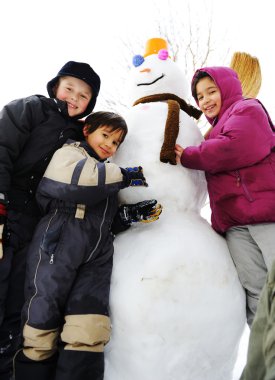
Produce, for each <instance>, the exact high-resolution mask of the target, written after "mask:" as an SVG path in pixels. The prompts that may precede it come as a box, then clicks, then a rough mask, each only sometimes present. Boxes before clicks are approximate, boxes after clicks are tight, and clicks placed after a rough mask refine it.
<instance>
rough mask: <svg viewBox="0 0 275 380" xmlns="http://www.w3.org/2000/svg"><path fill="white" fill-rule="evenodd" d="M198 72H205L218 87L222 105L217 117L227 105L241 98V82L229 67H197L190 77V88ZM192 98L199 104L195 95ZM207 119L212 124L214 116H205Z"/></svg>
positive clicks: (219, 116)
mask: <svg viewBox="0 0 275 380" xmlns="http://www.w3.org/2000/svg"><path fill="white" fill-rule="evenodd" d="M199 72H205V73H207V74H208V75H209V76H210V77H211V78H212V79H213V81H214V82H215V84H216V86H217V87H218V88H219V90H220V92H221V101H222V107H221V110H220V112H219V115H218V118H219V119H220V118H221V116H222V115H223V114H224V112H225V110H226V109H227V108H228V107H230V106H231V105H232V104H233V103H235V102H236V101H238V100H241V99H243V96H242V85H241V82H240V80H239V78H238V75H237V73H236V72H235V71H234V70H232V69H231V68H229V67H222V66H215V67H202V68H201V69H198V70H197V71H196V72H195V74H194V76H193V78H192V84H191V87H192V88H193V83H194V80H195V79H196V77H197V75H198V73H199ZM193 97H194V95H193ZM194 99H195V101H196V103H197V104H199V103H198V101H197V99H196V98H195V97H194ZM207 120H208V121H209V122H210V123H211V124H213V122H215V120H216V118H215V119H210V118H207Z"/></svg>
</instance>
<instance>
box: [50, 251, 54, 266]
mask: <svg viewBox="0 0 275 380" xmlns="http://www.w3.org/2000/svg"><path fill="white" fill-rule="evenodd" d="M53 259H54V254H53V253H52V254H51V258H50V264H53Z"/></svg>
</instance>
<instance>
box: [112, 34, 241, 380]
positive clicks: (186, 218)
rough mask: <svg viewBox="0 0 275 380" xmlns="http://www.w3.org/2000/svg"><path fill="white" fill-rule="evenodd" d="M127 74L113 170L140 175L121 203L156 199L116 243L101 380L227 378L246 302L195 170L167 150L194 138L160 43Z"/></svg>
mask: <svg viewBox="0 0 275 380" xmlns="http://www.w3.org/2000/svg"><path fill="white" fill-rule="evenodd" d="M133 63H134V67H133V70H132V72H131V78H130V79H129V82H130V83H131V97H132V101H133V102H132V104H134V106H132V107H131V108H130V109H129V112H128V113H127V114H126V115H124V116H125V119H126V121H127V124H128V128H129V133H128V136H127V139H126V142H125V144H123V146H121V147H120V148H119V150H118V152H117V154H116V163H118V164H119V165H121V166H123V167H125V166H132V164H133V162H135V163H138V164H139V165H141V166H142V167H143V170H144V174H145V177H146V180H147V182H148V184H149V187H147V188H143V187H142V188H136V189H135V191H134V192H133V191H131V190H130V191H128V189H125V190H123V191H121V192H120V203H136V202H139V201H141V200H144V199H152V198H155V199H157V201H158V202H159V203H161V204H162V207H163V211H162V214H161V215H160V218H159V220H157V221H156V222H154V223H149V224H142V223H136V224H134V225H133V226H132V227H131V228H130V229H129V230H127V231H125V232H123V233H121V234H119V235H117V237H116V239H115V255H114V267H113V274H112V280H111V293H110V309H111V321H112V335H111V340H110V342H109V344H108V345H107V346H106V350H105V353H106V356H105V357H106V359H105V363H106V366H105V367H106V369H105V377H104V379H105V380H230V379H231V378H232V372H233V368H234V364H235V361H236V356H237V352H238V346H239V341H240V338H241V336H242V333H243V329H244V326H245V298H244V293H243V290H242V287H241V285H240V283H239V280H238V276H237V273H236V271H235V267H234V265H233V262H232V260H231V257H230V254H229V251H228V249H227V246H226V242H225V240H224V239H223V238H222V237H221V236H219V235H218V234H217V233H216V232H214V230H213V229H212V228H211V226H210V225H209V223H208V222H207V221H206V220H205V219H203V218H202V217H201V215H200V211H201V208H202V207H203V206H204V204H205V198H206V181H205V176H204V173H203V172H200V171H195V170H190V169H186V168H183V167H182V166H180V165H176V162H175V156H174V146H175V142H176V141H177V142H178V143H179V144H181V145H182V146H183V147H184V146H188V145H197V144H199V143H200V142H201V140H202V135H201V133H200V131H199V129H198V127H197V125H196V122H195V121H194V118H198V117H199V115H200V113H199V111H198V110H197V109H194V108H193V107H192V106H189V105H188V104H187V103H186V102H185V101H184V98H186V97H187V85H186V81H185V78H184V75H183V73H182V72H181V70H180V68H179V67H178V66H177V65H176V63H175V62H173V61H172V60H171V58H170V57H169V53H168V50H167V44H166V41H165V40H162V39H151V40H149V41H148V42H147V47H146V53H145V54H144V56H140V55H139V56H135V57H134V59H133Z"/></svg>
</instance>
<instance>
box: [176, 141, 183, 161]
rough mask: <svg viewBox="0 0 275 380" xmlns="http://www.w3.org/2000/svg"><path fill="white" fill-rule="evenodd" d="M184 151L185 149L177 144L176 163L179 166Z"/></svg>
mask: <svg viewBox="0 0 275 380" xmlns="http://www.w3.org/2000/svg"><path fill="white" fill-rule="evenodd" d="M183 151H184V149H183V147H182V146H180V145H179V144H176V146H175V153H176V161H177V163H178V164H180V158H181V155H182V153H183Z"/></svg>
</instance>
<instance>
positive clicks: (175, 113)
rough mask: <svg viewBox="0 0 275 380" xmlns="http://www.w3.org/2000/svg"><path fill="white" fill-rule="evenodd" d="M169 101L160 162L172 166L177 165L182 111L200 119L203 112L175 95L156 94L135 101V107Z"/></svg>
mask: <svg viewBox="0 0 275 380" xmlns="http://www.w3.org/2000/svg"><path fill="white" fill-rule="evenodd" d="M160 101H167V103H168V115H167V119H166V124H165V131H164V142H163V144H162V147H161V151H160V161H161V162H165V163H167V162H169V163H170V164H172V165H176V164H177V162H176V155H175V145H176V140H177V137H178V134H179V114H180V109H181V110H183V111H184V112H185V113H187V115H189V116H191V117H194V118H195V119H197V120H198V119H199V118H200V116H201V114H202V112H201V111H200V110H198V109H197V108H195V107H193V106H191V105H190V104H187V103H186V101H185V100H183V99H181V98H180V97H178V96H177V95H174V94H169V93H167V94H155V95H149V96H145V97H143V98H140V99H138V100H136V101H135V103H134V104H133V106H136V105H137V104H140V103H151V102H160Z"/></svg>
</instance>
